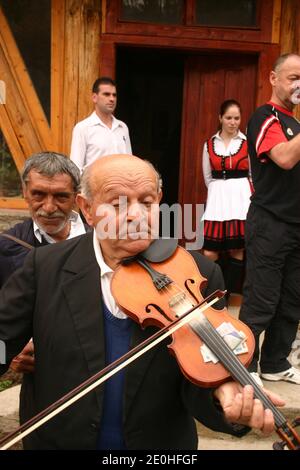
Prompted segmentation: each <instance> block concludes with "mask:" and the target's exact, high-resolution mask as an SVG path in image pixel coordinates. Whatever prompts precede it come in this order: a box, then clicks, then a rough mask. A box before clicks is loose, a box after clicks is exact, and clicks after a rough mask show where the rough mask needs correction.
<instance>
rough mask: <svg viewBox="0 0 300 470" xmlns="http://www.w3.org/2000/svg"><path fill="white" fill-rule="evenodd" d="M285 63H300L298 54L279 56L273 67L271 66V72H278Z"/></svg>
mask: <svg viewBox="0 0 300 470" xmlns="http://www.w3.org/2000/svg"><path fill="white" fill-rule="evenodd" d="M286 61H289V62H294V61H296V62H298V61H300V56H299V55H298V54H294V53H289V54H282V55H281V56H279V57H278V58H277V59H276V61H275V63H274V65H273V70H274V72H279V71H280V70H281V69H282V68H283V66H284V64H285V63H286Z"/></svg>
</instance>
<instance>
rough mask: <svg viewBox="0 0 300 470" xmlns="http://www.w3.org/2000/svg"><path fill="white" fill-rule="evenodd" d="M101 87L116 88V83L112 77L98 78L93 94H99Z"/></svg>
mask: <svg viewBox="0 0 300 470" xmlns="http://www.w3.org/2000/svg"><path fill="white" fill-rule="evenodd" d="M100 85H112V86H114V87H116V82H115V81H114V80H113V79H112V78H110V77H100V78H97V80H96V81H95V83H94V85H93V88H92V92H93V93H98V92H99V86H100Z"/></svg>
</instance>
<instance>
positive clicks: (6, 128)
mask: <svg viewBox="0 0 300 470" xmlns="http://www.w3.org/2000/svg"><path fill="white" fill-rule="evenodd" d="M0 128H1V130H2V133H3V135H4V138H5V140H6V143H7V145H8V148H9V150H10V153H11V155H12V157H13V159H14V162H15V164H16V167H17V170H18V171H19V173H20V172H21V170H22V168H23V166H24V163H25V154H24V149H23V148H22V146H21V145H20V142H19V139H18V137H17V135H16V132H15V129H14V126H13V124H12V122H11V120H10V118H9V115H8V114H7V109H6V107H5V106H4V105H0Z"/></svg>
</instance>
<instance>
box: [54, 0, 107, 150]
mask: <svg viewBox="0 0 300 470" xmlns="http://www.w3.org/2000/svg"><path fill="white" fill-rule="evenodd" d="M64 28H65V39H64V44H63V47H64V51H65V52H64V56H65V60H64V70H63V77H64V83H63V89H64V93H63V100H62V101H63V105H62V106H63V115H62V119H61V129H62V144H61V151H63V152H64V153H66V154H67V155H68V154H69V152H70V145H71V136H72V130H73V127H74V125H75V124H76V123H77V122H78V121H80V120H81V119H83V118H85V117H87V115H88V114H90V113H91V112H92V110H93V106H92V101H91V87H92V84H93V82H94V81H95V80H96V78H97V77H98V76H99V70H100V51H99V49H100V48H99V43H100V31H101V1H100V0H65V26H64Z"/></svg>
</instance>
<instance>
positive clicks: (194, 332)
mask: <svg viewBox="0 0 300 470" xmlns="http://www.w3.org/2000/svg"><path fill="white" fill-rule="evenodd" d="M157 242H160V243H159V244H157ZM157 242H154V243H152V245H150V247H149V249H148V250H146V251H145V252H143V253H142V254H140V255H138V256H136V257H133V258H129V259H127V260H124V263H123V264H122V265H120V266H119V267H118V268H117V269H116V271H115V272H114V275H113V278H112V284H111V291H112V294H113V296H114V298H115V300H116V302H117V303H118V305H119V307H120V308H121V310H122V311H124V312H125V313H126V314H127V315H128V316H129V317H131V318H132V319H133V320H135V321H136V322H138V323H139V324H140V325H141V327H142V328H145V327H147V326H149V325H154V326H157V327H158V328H159V330H158V331H157V332H156V333H155V334H154V335H152V336H151V337H150V338H148V339H147V340H146V341H144V342H143V343H142V344H141V345H138V346H137V347H135V348H134V349H133V350H131V351H129V352H128V353H127V354H125V355H124V356H123V357H121V358H119V359H118V360H117V361H115V362H114V363H113V364H110V365H109V366H107V367H105V369H103V370H102V371H100V372H99V373H97V374H95V375H94V376H92V377H90V378H89V379H88V380H86V381H85V382H84V383H82V384H80V385H79V386H78V387H76V389H74V390H72V391H71V392H69V393H68V394H66V395H65V396H64V397H62V398H61V399H60V400H58V401H57V402H55V403H54V404H52V405H50V407H48V408H47V409H46V410H44V411H42V412H41V413H39V414H38V415H37V416H35V417H33V418H32V419H31V420H29V421H28V422H27V423H25V424H23V425H22V426H21V427H20V428H19V429H18V430H17V431H15V432H13V433H11V434H9V435H8V436H6V437H5V438H4V439H2V440H1V441H0V449H1V450H4V449H7V448H9V447H10V446H11V445H12V444H14V443H15V442H17V441H18V440H20V439H21V438H23V437H25V436H26V435H28V434H29V433H30V432H32V431H33V430H35V429H37V428H38V427H39V426H41V425H42V424H43V423H45V422H47V421H49V419H51V418H52V417H54V416H55V415H57V414H58V413H59V412H60V411H62V410H63V409H65V408H67V407H68V406H70V405H71V404H72V403H74V402H75V401H77V400H79V399H80V398H81V397H82V396H84V395H85V394H87V393H89V392H90V391H91V390H93V389H94V388H96V387H97V386H99V385H100V384H102V383H103V382H105V381H106V380H108V379H109V378H110V377H111V376H112V375H114V374H115V373H116V372H118V371H119V370H121V369H122V368H124V367H126V366H127V365H128V364H130V363H131V362H132V361H133V360H135V359H137V358H138V357H140V356H141V355H142V354H144V353H145V352H146V351H148V350H149V349H150V348H153V347H155V346H156V344H158V343H159V342H161V341H162V340H164V339H165V338H167V337H169V336H170V335H172V342H171V344H169V345H168V347H169V349H170V352H171V353H172V354H173V355H174V356H175V357H176V360H177V362H178V365H179V367H180V369H181V371H182V373H183V374H184V375H185V377H187V379H189V380H190V381H191V382H193V383H195V384H196V385H199V386H202V387H217V386H218V385H220V384H222V383H224V382H225V381H227V380H229V379H230V378H231V377H232V378H234V379H235V380H236V381H237V382H239V383H240V384H241V385H243V386H245V385H247V384H250V385H252V387H253V389H254V394H255V397H256V398H258V399H259V400H260V401H261V402H262V404H263V406H264V408H265V409H266V408H269V409H271V410H272V412H273V415H274V420H275V426H276V432H277V433H278V434H279V435H280V437H281V439H282V442H280V443H275V444H274V445H273V448H274V449H275V450H277V449H283V448H285V447H287V448H288V449H290V450H299V449H300V437H299V435H298V434H297V432H296V430H295V427H296V426H297V425H299V421H300V420H299V419H298V420H296V421H295V422H294V423H293V424H292V425H291V424H290V423H288V422H287V420H286V419H285V417H284V416H283V415H282V414H281V413H280V412H279V410H278V409H277V408H276V407H275V406H274V405H273V403H272V402H271V400H270V399H269V398H268V397H267V396H266V395H265V393H264V392H263V390H262V389H261V387H260V386H259V385H258V384H257V383H256V381H255V380H254V379H253V377H252V376H251V374H250V373H249V372H248V371H247V369H246V367H245V366H247V365H248V364H249V363H250V361H251V359H252V355H253V351H254V338H253V335H252V333H251V331H250V329H249V328H248V327H247V326H246V325H245V324H243V323H242V322H240V321H239V320H237V319H235V318H233V317H231V316H230V315H229V314H228V312H227V310H226V309H225V308H223V309H222V310H215V309H213V308H212V307H211V305H212V304H213V303H214V302H216V301H217V300H219V299H220V298H222V296H224V294H225V292H222V291H216V292H214V293H213V294H211V295H210V296H209V297H207V298H205V299H203V297H202V295H201V289H202V288H203V287H204V285H205V283H206V279H204V278H203V277H202V276H201V274H200V272H199V270H198V266H197V264H196V262H195V260H194V258H193V257H192V255H191V254H189V253H188V252H187V251H186V250H184V249H183V248H181V247H179V246H177V242H175V243H174V242H173V243H170V242H169V241H167V242H166V243H164V241H163V240H160V241H159V240H158V241H157ZM137 287H138V288H137ZM204 311H205V314H204ZM224 325H225V330H226V326H227V328H228V325H230V328H229V330H230V331H233V332H237V333H238V335H235V334H233V335H232V336H233V338H234V337H235V339H236V336H238V337H239V338H240V341H242V342H243V348H242V353H241V354H239V356H237V355H236V354H235V350H236V349H237V348H236V347H234V348H233V345H232V344H231V343H230V342H228V341H226V335H223V336H222V335H221V334H220V332H219V331H218V330H220V328H222V327H223V326H224ZM223 329H224V327H223ZM227 339H228V338H227ZM204 345H205V346H206V347H207V348H209V351H210V352H211V353H212V354H213V355H214V356H213V357H215V358H216V360H213V361H207V360H206V358H205V355H204V354H203V346H204Z"/></svg>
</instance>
